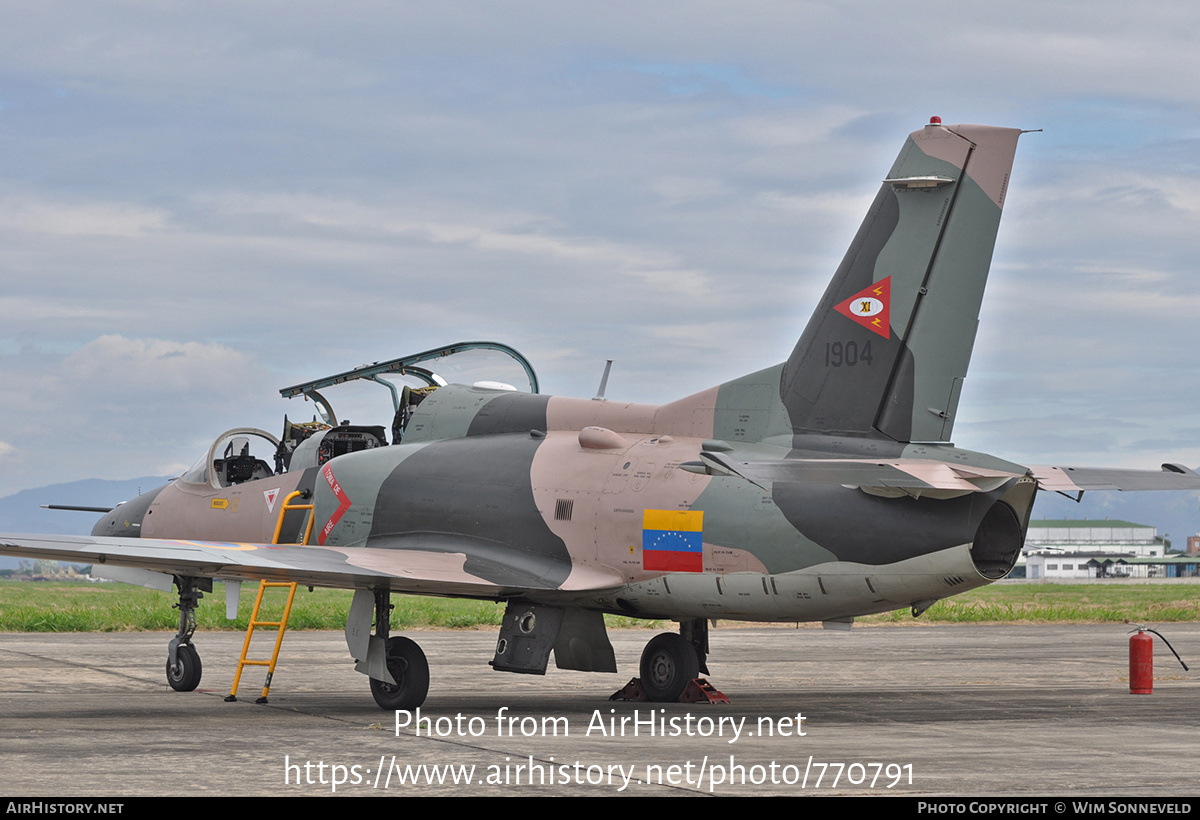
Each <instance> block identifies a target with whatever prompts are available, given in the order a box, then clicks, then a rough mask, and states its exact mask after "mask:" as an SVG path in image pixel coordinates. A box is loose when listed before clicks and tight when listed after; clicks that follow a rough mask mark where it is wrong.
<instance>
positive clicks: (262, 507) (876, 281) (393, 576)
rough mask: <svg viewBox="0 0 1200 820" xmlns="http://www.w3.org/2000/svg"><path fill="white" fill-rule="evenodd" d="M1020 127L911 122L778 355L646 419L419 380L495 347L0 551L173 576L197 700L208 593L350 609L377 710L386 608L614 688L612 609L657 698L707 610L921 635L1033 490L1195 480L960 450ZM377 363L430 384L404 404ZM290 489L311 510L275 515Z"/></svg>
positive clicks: (425, 669)
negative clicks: (808, 314)
mask: <svg viewBox="0 0 1200 820" xmlns="http://www.w3.org/2000/svg"><path fill="white" fill-rule="evenodd" d="M1021 133H1022V132H1021V131H1019V130H1017V129H1011V128H997V127H990V126H979V125H943V124H941V122H940V120H938V119H937V118H934V119H933V120H931V121H930V123H929V124H928V125H926V126H924V127H922V128H920V129H918V130H917V131H915V132H913V133H912V134H911V135H910V136H909V137H908V138H907V139H906V140H905V142H904V145H903V148H902V149H901V151H900V155H899V157H898V158H897V159H896V161H895V163H894V164H893V165H892V167H891V169H890V170H889V172H888V173H887V175H886V177H885V178H884V180H883V182H882V185H881V187H880V189H879V192H878V194H877V196H876V197H875V200H874V202H873V203H872V205H871V207H870V210H869V212H868V213H867V215H866V218H865V220H864V221H863V223H862V226H861V228H860V229H859V231H858V233H857V235H856V236H855V237H854V240H853V242H852V244H851V246H850V248H849V250H848V251H847V253H846V255H845V258H844V259H843V261H842V263H841V265H840V266H839V267H838V268H837V270H836V272H835V273H834V275H833V279H832V281H831V282H830V283H829V285H828V288H827V289H826V291H825V294H824V296H823V297H822V299H821V300H820V302H819V304H818V305H817V306H816V309H815V310H814V312H813V314H812V318H811V320H810V321H809V323H808V325H807V326H806V327H805V329H804V331H803V333H802V335H801V336H800V339H799V341H798V343H797V344H796V346H795V348H794V349H793V350H792V352H791V354H790V356H788V358H787V360H786V361H784V362H783V363H782V364H779V365H776V366H774V367H770V368H767V369H765V370H761V371H759V372H756V373H751V374H750V375H747V376H744V377H742V378H738V379H734V380H733V381H730V382H726V383H725V384H721V385H718V386H716V387H713V388H711V389H708V390H704V391H702V392H699V393H696V394H694V395H691V396H687V397H685V398H682V399H679V400H677V401H674V402H671V403H669V404H664V405H661V406H651V405H645V404H630V403H624V402H619V401H611V400H602V399H570V398H557V397H549V396H545V395H542V394H540V393H539V392H538V386H537V380H536V376H535V375H534V374H533V370H532V368H531V367H529V366H528V363H527V362H525V361H524V359H523V358H522V357H520V355H519V354H517V353H516V352H515V351H511V349H507V352H509V354H510V355H512V356H513V357H514V358H515V359H516V360H518V361H519V362H520V363H521V364H522V366H523V367H525V370H526V373H527V375H528V377H529V381H530V392H523V391H517V390H516V389H514V388H512V387H511V386H509V385H505V384H499V383H494V382H483V383H476V384H469V385H467V384H444V383H443V380H441V379H438V378H437V377H436V376H435V375H434V373H433V371H432V370H430V369H428V367H426V366H425V365H426V364H428V363H429V362H430V361H436V360H438V359H439V358H441V357H443V356H445V355H448V354H449V353H453V352H455V351H457V350H460V349H463V348H466V347H469V346H471V345H474V344H480V345H482V346H484V347H489V349H500V348H502V346H499V345H494V344H493V343H463V344H459V345H451V346H449V347H447V348H443V349H439V350H436V351H427V352H426V353H424V354H418V355H416V356H411V357H404V358H402V359H397V360H393V361H392V362H387V363H384V364H382V365H378V366H376V367H373V368H365V369H359V370H358V371H349V372H347V373H342V374H338V375H336V376H332V377H329V378H327V379H324V380H317V381H315V382H309V383H306V384H304V385H298V386H296V387H295V388H288V389H286V390H284V391H282V392H283V393H284V395H293V396H294V395H300V394H303V395H306V396H309V397H310V398H312V399H313V400H314V401H316V402H317V405H318V407H319V408H320V409H321V412H322V416H323V417H324V423H315V424H309V425H292V424H290V423H288V422H287V420H286V419H285V434H284V437H283V438H282V439H277V438H275V437H274V436H272V435H271V434H269V433H266V432H265V431H262V430H259V429H255V428H242V429H237V430H232V431H229V432H227V433H225V434H223V435H222V436H220V437H218V439H217V440H216V441H215V442H214V444H213V445H212V447H210V448H209V450H208V452H207V453H205V454H204V455H203V456H202V457H201V459H200V460H199V461H198V462H197V463H196V465H195V466H194V467H193V468H192V469H190V470H188V471H187V472H186V473H184V474H183V475H182V476H180V477H179V478H178V479H176V480H174V481H173V482H171V483H169V484H167V485H165V486H163V487H160V488H158V489H156V490H153V491H151V492H148V493H146V494H144V495H141V496H139V497H138V498H136V499H133V500H131V501H129V502H127V503H124V504H121V505H120V506H118V507H116V508H115V509H113V510H112V511H110V512H108V513H106V514H105V515H104V517H103V518H102V519H101V520H100V521H99V522H98V523H97V524H96V526H95V528H94V529H93V531H92V535H91V536H90V537H68V536H58V537H54V536H42V535H6V536H0V553H8V554H14V555H20V556H26V557H35V558H55V559H62V560H70V561H76V562H85V563H91V564H93V565H94V566H95V567H96V568H97V571H103V572H106V573H108V574H110V575H111V576H114V577H118V578H123V579H125V580H129V581H134V582H140V583H145V584H147V585H151V586H154V585H157V586H160V587H161V588H166V589H169V588H170V586H171V585H172V584H173V585H174V586H176V587H177V588H178V590H179V607H180V612H181V614H180V628H179V631H178V634H177V635H176V636H175V637H174V639H172V641H171V642H170V645H169V648H168V656H167V663H166V667H167V677H168V680H169V682H170V684H171V685H172V686H173V687H174V688H176V689H180V690H190V689H194V688H195V687H196V685H197V684H198V683H199V680H200V674H201V665H200V657H199V654H198V653H197V651H196V647H195V644H194V643H193V630H194V628H195V620H194V611H195V606H196V602H197V599H198V598H199V597H200V596H201V595H202V593H203V592H204V591H211V589H212V580H213V579H223V580H225V581H226V582H227V588H228V589H232V590H236V589H237V584H236V583H235V582H238V581H257V580H261V579H269V580H286V581H296V582H299V583H300V584H304V585H314V586H325V587H338V588H346V589H353V590H355V595H354V598H353V602H352V605H351V607H350V612H349V615H348V622H347V627H346V636H347V642H348V645H349V647H350V651H351V655H352V656H353V658H354V659H355V660H356V661H357V662H358V663H357V667H356V668H357V669H358V670H359V671H361V672H364V673H365V674H367V675H368V676H369V678H370V684H371V690H372V693H373V695H374V697H375V700H376V701H377V703H378V704H379V705H380V706H381V707H382V708H385V709H411V708H414V707H416V706H419V705H420V704H421V703H422V702H423V701H424V699H425V697H426V694H427V691H428V688H429V665H428V662H427V660H426V657H425V655H424V653H423V652H422V650H421V649H420V647H419V646H418V645H417V644H416V643H414V642H413V641H412V640H410V639H408V638H404V637H401V636H393V635H391V634H390V631H389V618H388V616H389V611H390V596H391V594H392V593H394V592H395V593H410V594H418V595H436V596H448V597H462V598H475V599H486V600H494V601H503V602H506V604H507V608H506V611H505V615H504V620H503V624H502V626H501V628H500V634H499V640H498V641H497V646H496V653H495V656H494V658H493V659H492V661H491V665H492V666H493V667H494V668H495V669H497V670H502V671H509V672H523V673H533V674H544V673H545V670H546V667H547V664H548V662H549V656H550V654H551V652H553V654H554V656H555V662H556V664H557V665H558V666H559V667H562V668H567V669H576V670H584V671H596V672H615V671H616V662H615V658H614V655H613V650H612V647H611V645H610V643H609V641H608V638H607V635H606V633H605V625H604V621H603V614H604V613H619V614H622V615H627V616H632V617H636V618H648V619H667V620H673V621H677V622H679V624H680V629H679V631H678V632H666V633H662V634H659V635H657V636H656V637H654V638H653V639H651V640H650V641H649V643H648V644H647V646H646V648H645V651H644V652H643V654H642V658H641V664H640V667H641V668H640V678H641V685H642V688H643V689H644V691H645V693H646V694H647V695H648V696H649V697H650V698H651V699H652V700H657V701H673V700H676V699H678V698H679V697H680V694H681V693H682V692H683V690H684V688H685V686H686V685H687V684H688V682H689V681H690V680H692V679H693V678H696V677H697V675H698V674H700V672H701V671H707V670H706V661H707V656H708V632H707V627H708V623H709V622H710V621H715V620H716V619H734V620H748V621H824V622H826V623H827V624H828V625H848V624H849V623H850V622H851V621H852V620H853V618H854V617H855V616H859V615H865V614H869V613H875V612H883V611H888V610H894V609H899V608H911V610H912V612H913V614H914V615H919V614H920V613H921V612H923V611H924V610H925V609H926V608H928V607H929V606H930V605H931V604H933V603H934V602H936V601H937V600H939V599H942V598H946V597H947V596H950V595H955V594H957V593H960V592H964V591H966V590H969V589H972V588H975V587H979V586H982V585H985V584H988V583H990V582H992V581H995V580H997V579H999V578H1003V577H1004V576H1005V575H1006V574H1008V572H1009V571H1010V570H1011V569H1012V567H1013V565H1014V563H1015V562H1016V560H1017V558H1018V555H1019V554H1020V550H1021V546H1022V543H1023V540H1024V534H1025V530H1026V528H1027V526H1028V523H1029V517H1030V511H1031V509H1032V506H1033V501H1034V496H1035V494H1036V491H1037V490H1038V489H1039V488H1040V489H1042V490H1047V491H1057V492H1063V493H1081V492H1083V491H1086V490H1093V489H1106V490H1114V489H1115V490H1142V489H1145V490H1149V489H1196V488H1200V475H1197V474H1196V473H1195V472H1193V471H1192V470H1189V469H1187V468H1186V467H1182V466H1179V465H1172V464H1166V465H1163V467H1162V470H1161V471H1132V470H1107V469H1087V468H1071V467H1054V466H1045V467H1041V466H1033V467H1031V466H1023V465H1018V464H1014V463H1012V462H1010V461H1006V460H1004V459H1001V458H997V457H994V456H990V455H985V454H982V453H977V452H971V451H968V450H964V449H961V448H958V447H956V446H954V444H953V443H952V439H951V434H952V431H953V429H954V423H955V420H956V418H957V406H958V401H959V394H960V390H961V387H962V383H963V379H964V378H965V376H966V373H967V365H968V362H969V359H970V355H971V350H972V346H973V344H974V340H975V332H976V326H977V323H978V315H979V307H980V303H981V300H982V298H983V292H984V285H985V282H986V279H987V275H988V269H989V267H990V264H991V257H992V249H993V246H994V243H995V239H996V235H997V230H998V226H999V223H1000V215H1001V211H1002V209H1003V206H1004V201H1005V197H1006V195H1007V193H1008V182H1009V174H1010V170H1011V167H1012V161H1013V157H1014V154H1015V151H1016V146H1017V140H1018V137H1019V136H1020V134H1021ZM387 373H403V374H405V375H409V376H414V375H415V376H417V377H418V379H419V380H421V381H422V382H423V386H418V387H416V388H415V389H414V388H412V387H405V388H404V389H403V392H402V393H399V392H397V390H396V386H395V384H394V383H393V382H389V381H388V380H387V379H383V378H382V377H383V375H385V374H387ZM351 378H369V379H374V380H376V381H380V380H382V381H383V382H384V383H385V384H388V385H389V386H390V387H391V389H392V390H393V405H394V410H395V416H394V420H393V423H392V429H391V431H390V433H391V439H392V440H391V442H388V440H387V439H388V432H389V431H388V430H385V428H384V427H383V426H382V425H381V426H376V427H371V426H354V425H349V424H344V423H339V422H338V421H337V416H336V415H335V414H334V413H333V409H332V407H331V406H330V405H329V403H328V402H327V401H325V400H324V398H323V397H322V396H321V394H320V392H319V390H320V389H323V388H324V387H325V386H329V385H334V384H338V383H340V382H344V381H347V380H349V379H351ZM252 442H258V443H261V445H262V446H263V447H265V450H263V451H262V452H261V453H260V454H259V453H255V452H254V451H253V450H252V447H251V445H252ZM293 492H299V493H301V494H302V495H303V496H306V497H308V498H310V499H311V504H312V510H311V512H309V511H307V510H298V511H292V512H286V513H285V512H283V510H282V508H283V501H282V499H284V498H285V497H287V496H289V495H290V494H291V493H293ZM308 527H312V538H311V539H306V538H305V537H304V535H303V533H304V531H305V530H306V528H308ZM289 541H290V542H292V543H291V544H288V543H287V542H289ZM305 541H307V542H308V543H303V542H305ZM276 542H278V543H276ZM234 594H235V595H236V593H234ZM372 625H373V629H372Z"/></svg>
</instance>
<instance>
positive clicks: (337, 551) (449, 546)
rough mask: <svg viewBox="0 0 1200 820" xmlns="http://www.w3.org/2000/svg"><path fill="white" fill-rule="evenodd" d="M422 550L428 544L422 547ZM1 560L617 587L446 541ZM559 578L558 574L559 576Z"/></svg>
mask: <svg viewBox="0 0 1200 820" xmlns="http://www.w3.org/2000/svg"><path fill="white" fill-rule="evenodd" d="M421 543H423V544H425V545H426V546H428V543H429V542H427V541H426V542H421ZM0 554H2V555H15V556H18V557H21V558H49V559H52V560H56V561H73V562H75V563H81V564H102V565H105V566H114V567H133V568H137V569H147V570H152V571H155V572H161V573H165V574H169V575H190V576H198V577H208V578H222V579H229V580H246V581H258V580H263V579H267V580H280V581H296V582H298V583H301V584H305V585H311V586H322V587H334V588H340V589H368V588H376V587H383V586H386V587H387V588H389V589H391V590H393V591H395V592H409V593H414V594H424V595H446V596H461V597H489V598H490V597H502V596H506V595H512V594H516V593H520V592H527V591H540V590H563V591H579V590H588V589H604V588H608V587H613V586H617V585H619V584H620V583H621V580H622V579H621V576H620V575H619V574H618V573H617V572H616V571H615V570H607V569H605V568H603V567H594V566H582V565H579V564H575V565H572V566H571V567H570V571H569V574H567V577H566V580H565V581H562V582H561V583H558V582H554V581H551V580H548V579H547V578H545V573H544V572H541V571H539V569H540V568H539V567H537V566H530V565H529V564H528V563H527V562H524V561H522V560H521V556H520V554H518V553H516V551H503V550H490V551H488V552H487V553H486V554H484V555H480V549H479V547H478V546H477V545H474V544H470V543H462V544H459V545H458V546H457V548H456V546H455V543H454V541H453V540H450V541H448V542H447V543H444V544H439V545H438V546H437V547H436V549H428V548H425V549H421V548H405V547H403V546H397V547H396V548H392V549H377V548H370V547H334V548H330V547H311V546H299V545H275V544H235V543H225V542H213V541H173V540H167V539H156V538H103V537H96V536H71V535H7V534H5V535H0ZM559 577H561V576H559Z"/></svg>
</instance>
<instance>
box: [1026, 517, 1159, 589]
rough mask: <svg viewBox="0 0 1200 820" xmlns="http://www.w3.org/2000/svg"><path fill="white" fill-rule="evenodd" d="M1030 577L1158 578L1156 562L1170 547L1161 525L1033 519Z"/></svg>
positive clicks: (1029, 544)
mask: <svg viewBox="0 0 1200 820" xmlns="http://www.w3.org/2000/svg"><path fill="white" fill-rule="evenodd" d="M1022 552H1023V554H1024V558H1025V567H1026V570H1025V577H1027V578H1029V579H1030V580H1042V579H1055V578H1105V577H1107V578H1113V577H1118V578H1129V577H1135V578H1136V577H1140V578H1145V577H1156V576H1158V575H1159V574H1160V571H1161V570H1159V569H1156V567H1157V563H1156V562H1154V561H1149V562H1146V561H1137V560H1136V559H1146V558H1149V559H1155V558H1157V559H1160V560H1161V559H1162V558H1163V556H1164V554H1165V552H1166V545H1165V544H1163V542H1162V540H1161V539H1159V537H1158V528H1157V527H1148V526H1146V525H1145V524H1134V523H1132V522H1130V521H1118V520H1115V519H1107V518H1106V519H1103V520H1100V519H1096V520H1089V519H1086V518H1085V519H1062V520H1053V519H1051V520H1041V521H1030V522H1029V530H1028V532H1027V533H1026V534H1025V548H1024V550H1023V551H1022Z"/></svg>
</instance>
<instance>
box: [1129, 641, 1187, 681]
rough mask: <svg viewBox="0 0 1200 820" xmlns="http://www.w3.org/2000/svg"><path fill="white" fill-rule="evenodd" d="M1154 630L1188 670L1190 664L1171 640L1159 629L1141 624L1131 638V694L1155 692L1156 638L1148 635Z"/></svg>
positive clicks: (1184, 668)
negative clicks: (1185, 661)
mask: <svg viewBox="0 0 1200 820" xmlns="http://www.w3.org/2000/svg"><path fill="white" fill-rule="evenodd" d="M1147 632H1153V633H1154V634H1155V635H1158V637H1160V638H1162V639H1163V643H1165V644H1166V645H1167V648H1168V649H1170V650H1171V652H1172V654H1174V655H1175V658H1176V660H1178V661H1179V663H1180V664H1182V665H1183V671H1185V672H1186V671H1187V668H1188V665H1187V664H1186V663H1184V662H1183V658H1181V657H1179V653H1178V652H1176V651H1175V647H1173V646H1171V643H1170V641H1168V640H1167V639H1166V638H1163V636H1162V634H1161V633H1160V632H1158V631H1157V630H1154V629H1150V628H1148V627H1144V626H1139V627H1138V628H1137V632H1136V633H1135V634H1134V635H1132V636H1131V637H1130V638H1129V694H1131V695H1151V694H1153V693H1154V639H1153V638H1151V637H1150V636H1149V635H1147V634H1146V633H1147Z"/></svg>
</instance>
